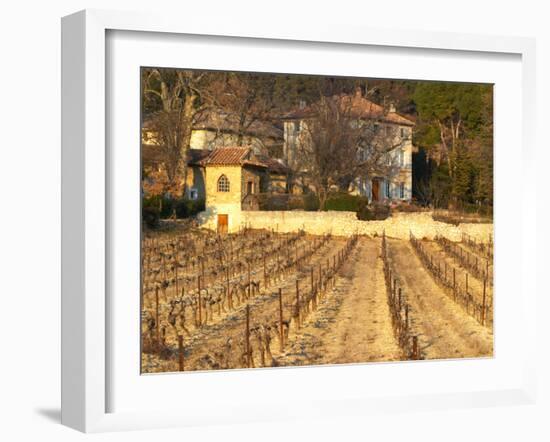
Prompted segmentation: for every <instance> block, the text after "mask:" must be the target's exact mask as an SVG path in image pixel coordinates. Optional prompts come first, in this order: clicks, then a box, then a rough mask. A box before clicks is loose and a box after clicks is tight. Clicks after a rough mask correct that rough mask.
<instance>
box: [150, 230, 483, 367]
mask: <svg viewBox="0 0 550 442" xmlns="http://www.w3.org/2000/svg"><path fill="white" fill-rule="evenodd" d="M345 243H346V240H345V239H344V238H336V237H333V238H332V239H330V241H329V242H328V243H327V244H325V246H324V247H322V248H321V249H320V250H318V251H317V252H316V253H315V254H314V256H313V257H312V259H311V261H310V262H309V263H307V264H306V265H304V266H303V268H300V269H299V270H298V271H293V272H292V273H291V274H289V275H287V276H285V278H284V279H282V280H280V281H277V282H274V284H273V286H271V287H270V288H269V290H268V291H266V292H264V293H263V294H261V295H259V296H257V297H254V298H253V299H251V300H250V310H251V327H252V328H253V327H254V326H255V325H256V324H266V323H272V322H276V320H277V317H278V295H277V290H278V288H279V287H281V288H282V290H283V309H284V317H286V318H288V319H290V312H291V306H292V302H293V301H294V299H295V298H294V297H295V284H296V279H297V278H298V279H299V281H300V283H299V284H300V287H301V289H302V290H308V289H309V287H310V268H311V267H313V268H317V266H318V264H319V263H324V262H326V259H327V258H328V259H330V262H332V257H333V256H334V255H335V254H336V253H337V252H338V251H339V250H340V249H341V248H342V247H343V246H344V244H345ZM380 251H381V240H380V239H377V238H366V237H360V238H359V239H358V242H357V244H356V245H355V247H354V249H353V250H352V252H351V254H350V255H349V257H348V259H347V261H346V262H345V263H344V265H343V266H342V267H341V268H340V270H339V273H338V276H337V278H336V283H335V286H334V287H330V288H329V289H328V290H327V292H326V294H325V295H324V296H323V297H322V299H321V302H320V304H319V306H318V308H317V309H316V310H315V311H313V312H311V313H310V314H309V316H308V317H307V318H306V320H305V321H304V323H303V325H302V327H301V328H300V329H296V328H295V325H293V324H294V323H293V322H292V323H291V328H290V334H289V336H288V340H287V342H286V345H285V347H284V350H283V352H280V351H279V338H278V336H277V333H275V334H274V336H273V340H272V342H271V348H270V354H269V355H268V356H266V360H265V361H264V362H265V364H264V366H297V365H319V364H341V363H364V362H377V361H398V360H403V359H404V355H403V353H402V351H401V349H400V347H399V346H398V344H397V342H396V340H395V338H394V334H393V330H392V326H391V319H390V311H389V307H388V302H387V294H386V288H385V281H384V274H383V264H382V259H381V257H380ZM389 257H390V260H391V261H392V263H393V265H394V267H395V269H396V270H397V274H398V277H399V279H400V283H401V286H402V287H403V293H404V295H405V296H406V297H407V299H408V302H409V303H410V304H411V309H412V310H411V313H410V318H411V325H412V330H413V331H414V332H415V333H417V334H418V337H419V343H420V348H421V352H422V355H423V357H424V358H426V359H449V358H466V357H481V356H492V353H493V334H492V331H491V330H490V329H489V328H488V327H484V326H482V325H480V324H479V323H478V322H477V321H476V320H475V319H474V318H472V317H470V316H468V314H467V313H466V312H465V311H464V310H463V309H462V307H460V306H459V305H457V304H455V303H454V302H453V300H452V299H451V298H449V297H448V296H447V295H446V294H445V292H444V290H443V289H442V288H441V287H440V286H439V285H438V284H437V283H436V282H435V280H434V279H433V278H432V276H431V275H430V273H429V272H428V271H427V270H426V269H425V268H424V266H423V265H422V263H421V261H420V260H419V258H418V257H417V256H416V254H415V252H414V250H413V249H412V247H411V245H410V243H409V242H408V241H403V240H389ZM163 307H164V306H163ZM161 311H162V312H164V313H166V308H161ZM244 322H245V305H244V304H241V305H239V306H237V308H236V309H235V310H233V311H231V312H228V313H227V314H223V315H221V316H217V317H216V318H215V319H214V320H213V321H211V322H210V323H209V324H207V325H205V326H203V327H201V329H200V330H192V332H191V334H190V335H189V336H186V337H185V342H184V345H185V364H186V370H189V369H190V370H210V369H217V368H218V369H219V368H221V369H223V368H225V366H229V367H231V368H237V367H243V363H242V361H240V360H239V355H242V354H243V335H244V333H243V332H244V326H243V325H244ZM251 339H252V347H253V348H256V349H257V347H256V346H255V341H254V337H252V338H251ZM167 342H168V344H169V349H170V351H172V352H174V351H175V350H176V348H175V344H176V341H175V333H174V332H173V331H172V330H170V328H168V330H167ZM227 343H230V345H231V348H230V350H229V351H227V352H226V353H225V354H226V355H231V360H228V359H226V360H224V357H226V356H224V354H221V353H220V351H221V350H220V349H223V348H224V345H228V344H227ZM254 351H255V352H254V355H253V360H254V366H255V367H259V366H262V364H261V362H260V358H259V353H258V351H257V350H254ZM222 353H223V352H222ZM224 364H225V366H224ZM142 368H143V371H144V372H166V371H176V370H177V359H176V358H175V357H174V354H173V353H172V355H168V356H167V357H166V355H165V357H159V356H158V355H157V354H145V353H144V354H143V355H142Z"/></svg>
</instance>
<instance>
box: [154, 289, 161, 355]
mask: <svg viewBox="0 0 550 442" xmlns="http://www.w3.org/2000/svg"><path fill="white" fill-rule="evenodd" d="M159 316H160V315H159V288H158V287H155V325H156V326H157V327H156V328H157V330H156V332H157V349H159V348H160V318H159Z"/></svg>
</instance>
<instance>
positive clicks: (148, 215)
mask: <svg viewBox="0 0 550 442" xmlns="http://www.w3.org/2000/svg"><path fill="white" fill-rule="evenodd" d="M141 217H142V219H143V222H144V223H145V225H146V226H147V227H148V228H149V229H156V228H158V226H159V224H160V212H159V209H158V207H154V206H143V207H142V209H141Z"/></svg>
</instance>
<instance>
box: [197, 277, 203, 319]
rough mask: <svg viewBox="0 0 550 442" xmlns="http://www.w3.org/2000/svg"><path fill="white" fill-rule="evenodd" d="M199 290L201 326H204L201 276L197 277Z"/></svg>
mask: <svg viewBox="0 0 550 442" xmlns="http://www.w3.org/2000/svg"><path fill="white" fill-rule="evenodd" d="M197 289H198V291H199V299H198V302H199V326H201V325H202V298H201V275H199V276H198V277H197Z"/></svg>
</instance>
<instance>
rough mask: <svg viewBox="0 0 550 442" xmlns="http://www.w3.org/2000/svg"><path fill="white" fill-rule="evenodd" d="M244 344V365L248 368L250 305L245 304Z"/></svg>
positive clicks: (249, 364) (249, 363) (249, 359)
mask: <svg viewBox="0 0 550 442" xmlns="http://www.w3.org/2000/svg"><path fill="white" fill-rule="evenodd" d="M244 339H245V346H246V366H247V367H248V368H250V366H251V358H250V356H251V355H250V305H249V304H246V330H245V335H244Z"/></svg>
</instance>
